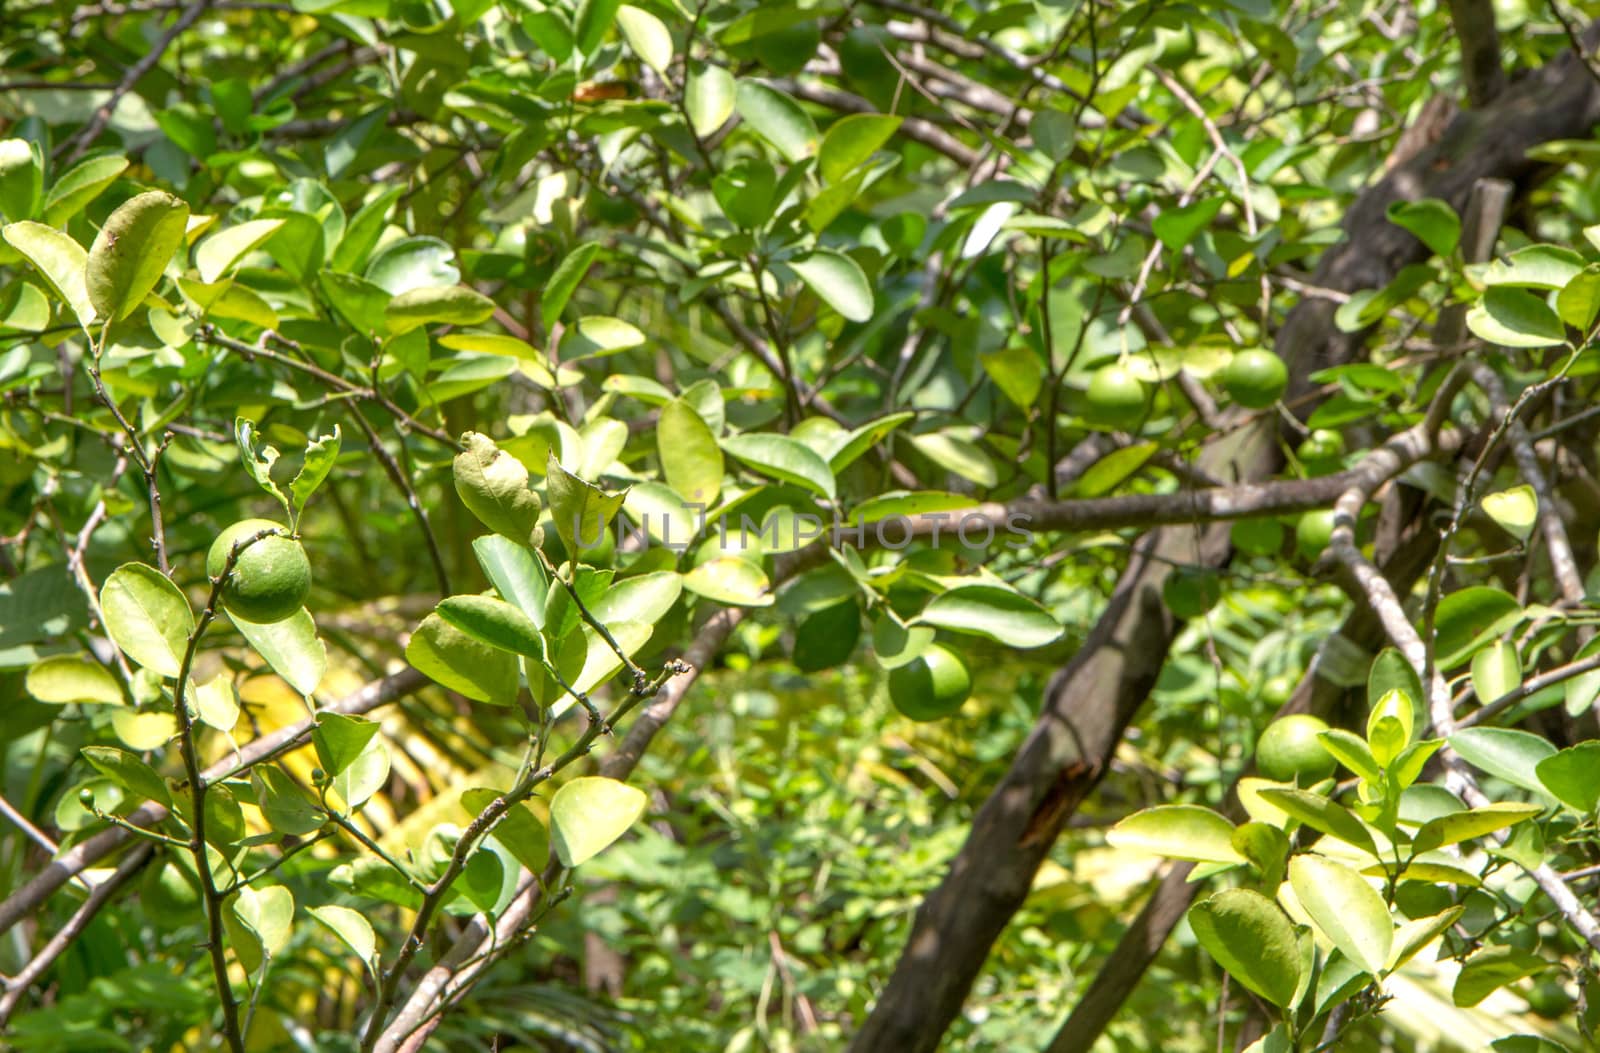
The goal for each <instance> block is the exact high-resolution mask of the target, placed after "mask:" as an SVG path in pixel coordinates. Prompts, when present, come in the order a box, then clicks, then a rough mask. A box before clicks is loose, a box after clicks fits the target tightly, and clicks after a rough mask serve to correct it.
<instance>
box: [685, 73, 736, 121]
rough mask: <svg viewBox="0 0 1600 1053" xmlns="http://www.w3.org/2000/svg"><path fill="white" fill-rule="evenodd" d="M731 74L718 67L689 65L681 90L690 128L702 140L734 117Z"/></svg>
mask: <svg viewBox="0 0 1600 1053" xmlns="http://www.w3.org/2000/svg"><path fill="white" fill-rule="evenodd" d="M733 100H734V84H733V75H732V74H731V73H729V72H728V71H727V70H725V69H723V68H722V67H721V66H713V65H710V64H707V63H704V62H696V63H693V64H692V65H691V66H690V73H689V81H688V84H687V85H686V86H685V87H684V91H683V104H684V109H685V110H687V111H688V114H689V127H690V128H691V129H693V131H694V134H695V135H697V136H699V137H700V138H702V139H704V138H705V137H706V136H708V135H711V134H712V133H713V132H715V131H716V130H717V129H718V128H721V127H722V126H723V125H724V124H726V123H727V122H728V118H729V117H732V116H733Z"/></svg>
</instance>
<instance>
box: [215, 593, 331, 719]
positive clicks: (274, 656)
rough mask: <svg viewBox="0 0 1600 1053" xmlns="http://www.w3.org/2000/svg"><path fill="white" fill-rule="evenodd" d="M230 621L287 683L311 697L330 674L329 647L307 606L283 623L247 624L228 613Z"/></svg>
mask: <svg viewBox="0 0 1600 1053" xmlns="http://www.w3.org/2000/svg"><path fill="white" fill-rule="evenodd" d="M228 618H229V619H230V620H231V621H232V622H233V626H234V628H236V629H238V630H239V635H240V636H243V637H244V638H245V642H246V643H248V644H249V645H250V646H251V647H252V648H254V649H255V652H256V654H259V655H260V656H261V657H262V658H263V659H265V660H266V663H267V665H269V666H271V667H272V671H273V672H274V673H277V674H278V675H279V676H280V677H282V678H283V681H284V683H286V684H288V685H289V686H290V687H292V688H294V689H295V690H296V691H298V692H300V694H302V695H304V696H306V697H307V698H310V697H311V696H312V695H313V694H315V693H316V690H317V688H318V687H319V686H320V685H321V684H322V676H323V674H324V673H326V672H327V671H328V648H327V645H325V644H324V643H323V642H322V638H321V637H320V636H318V635H317V624H316V622H314V621H312V619H311V612H310V611H308V610H306V609H305V608H304V607H302V608H300V609H299V610H298V611H295V612H294V613H293V614H291V615H289V617H287V618H284V619H281V620H280V621H275V622H269V623H266V624H259V623H256V622H247V621H245V620H244V619H243V618H241V617H239V616H238V615H237V614H234V613H233V612H232V611H229V612H228Z"/></svg>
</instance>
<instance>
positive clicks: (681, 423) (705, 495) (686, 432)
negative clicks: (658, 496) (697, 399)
mask: <svg viewBox="0 0 1600 1053" xmlns="http://www.w3.org/2000/svg"><path fill="white" fill-rule="evenodd" d="M656 452H657V456H659V457H660V459H661V474H662V475H664V476H666V479H667V485H668V486H670V487H672V489H673V490H675V491H677V494H678V496H679V497H681V498H683V499H684V500H685V501H687V502H689V503H690V504H695V505H699V506H700V507H701V508H705V509H709V508H710V507H711V506H712V505H714V504H715V503H716V500H717V495H718V494H720V493H721V492H722V472H723V463H722V450H721V448H720V447H718V446H717V437H716V435H715V434H714V433H713V432H712V431H711V428H710V427H709V426H708V425H707V424H706V422H705V421H704V420H702V419H701V417H700V414H699V413H697V412H695V410H694V407H692V406H690V405H689V404H688V403H687V402H684V401H683V400H682V399H675V400H673V401H672V402H669V403H667V404H666V405H665V406H663V407H662V408H661V419H660V421H659V422H658V423H657V425H656ZM830 475H831V473H830Z"/></svg>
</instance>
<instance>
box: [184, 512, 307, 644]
mask: <svg viewBox="0 0 1600 1053" xmlns="http://www.w3.org/2000/svg"><path fill="white" fill-rule="evenodd" d="M274 529H276V530H282V531H283V532H284V534H287V533H288V531H287V530H285V529H284V527H283V524H281V523H274V522H273V521H272V520H270V519H244V520H241V521H239V522H237V523H235V524H233V525H232V526H231V527H229V528H228V529H226V530H224V531H223V532H222V533H220V534H218V535H217V539H216V540H215V541H213V542H212V543H211V551H210V552H208V553H206V573H207V574H209V575H210V576H211V577H213V578H215V577H218V576H219V575H221V574H222V571H223V568H225V567H226V566H227V565H228V553H229V552H231V551H232V550H233V546H234V544H235V543H237V542H240V541H246V540H248V539H249V538H251V537H254V536H255V535H257V534H259V533H261V532H262V531H263V530H274ZM310 594H311V562H310V560H308V559H306V550H305V549H303V548H301V547H300V542H298V541H296V540H294V539H293V538H290V537H285V536H283V535H273V536H271V537H264V538H262V539H260V540H259V541H256V542H255V543H254V544H252V545H250V546H249V547H247V548H246V549H244V551H242V552H240V553H239V558H238V560H237V561H236V562H235V563H234V565H233V573H232V574H230V575H228V581H227V584H225V585H223V587H222V605H223V606H224V607H226V608H227V609H228V613H229V614H232V615H235V616H236V617H239V618H243V619H244V620H245V621H247V622H255V623H256V624H258V625H264V624H266V623H268V622H281V621H282V620H283V619H285V618H287V617H289V616H290V615H291V614H293V613H295V612H296V611H298V610H299V609H300V608H301V607H303V606H305V602H306V597H307V596H309V595H310Z"/></svg>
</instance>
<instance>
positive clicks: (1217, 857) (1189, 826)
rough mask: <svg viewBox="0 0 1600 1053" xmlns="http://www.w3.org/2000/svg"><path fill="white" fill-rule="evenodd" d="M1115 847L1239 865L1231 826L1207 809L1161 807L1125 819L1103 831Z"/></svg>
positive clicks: (1172, 857)
mask: <svg viewBox="0 0 1600 1053" xmlns="http://www.w3.org/2000/svg"><path fill="white" fill-rule="evenodd" d="M1106 841H1107V842H1108V843H1110V844H1112V845H1114V846H1116V847H1117V848H1127V849H1137V850H1138V851H1141V852H1151V853H1154V854H1155V855H1160V856H1166V857H1168V858H1170V859H1188V860H1192V861H1194V862H1197V863H1243V862H1245V857H1244V856H1242V855H1240V854H1239V850H1238V849H1236V848H1234V847H1233V824H1232V823H1230V822H1228V820H1227V819H1225V818H1223V817H1222V816H1221V815H1219V814H1218V813H1216V812H1213V811H1212V810H1211V809H1209V808H1202V807H1200V806H1199V805H1194V804H1165V805H1157V806H1156V807H1154V808H1146V809H1144V810H1143V811H1138V812H1135V813H1133V814H1132V815H1130V816H1128V817H1127V818H1126V819H1124V820H1122V821H1121V822H1119V823H1118V824H1117V825H1116V826H1113V827H1112V828H1111V829H1110V830H1108V831H1106Z"/></svg>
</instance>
